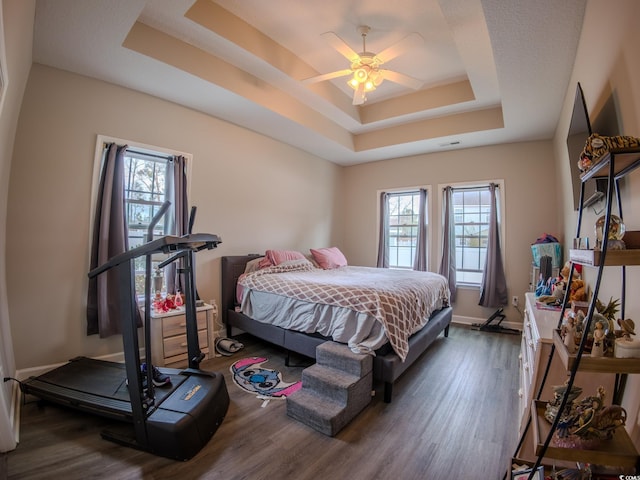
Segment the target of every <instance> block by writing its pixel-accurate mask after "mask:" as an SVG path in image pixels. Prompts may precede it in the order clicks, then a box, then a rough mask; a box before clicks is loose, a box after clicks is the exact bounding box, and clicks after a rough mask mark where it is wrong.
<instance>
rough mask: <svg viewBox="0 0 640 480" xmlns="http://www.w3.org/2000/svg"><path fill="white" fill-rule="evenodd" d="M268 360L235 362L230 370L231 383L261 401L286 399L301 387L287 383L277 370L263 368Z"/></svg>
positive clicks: (251, 359)
mask: <svg viewBox="0 0 640 480" xmlns="http://www.w3.org/2000/svg"><path fill="white" fill-rule="evenodd" d="M268 361H269V360H268V359H267V358H264V357H250V358H243V359H241V360H238V361H237V362H235V363H234V364H233V365H231V367H230V368H229V370H231V374H232V378H233V382H234V383H235V384H236V385H237V386H238V387H240V388H241V389H242V390H244V391H246V392H249V393H253V394H255V395H257V396H258V398H261V399H269V398H286V397H287V396H288V395H291V394H292V393H293V392H295V391H297V390H299V389H300V388H301V387H302V382H301V381H298V382H293V383H287V382H284V381H283V380H282V374H281V373H280V372H279V371H277V370H271V369H269V368H263V366H262V365H263V364H265V363H267V362H268Z"/></svg>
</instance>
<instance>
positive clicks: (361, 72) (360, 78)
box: [353, 68, 369, 83]
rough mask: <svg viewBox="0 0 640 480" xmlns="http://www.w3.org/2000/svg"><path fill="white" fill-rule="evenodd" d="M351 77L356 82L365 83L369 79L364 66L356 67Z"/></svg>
mask: <svg viewBox="0 0 640 480" xmlns="http://www.w3.org/2000/svg"><path fill="white" fill-rule="evenodd" d="M353 79H354V80H355V81H356V82H358V83H365V82H366V81H367V80H368V79H369V72H368V71H367V69H366V68H358V69H357V70H356V71H355V72H353Z"/></svg>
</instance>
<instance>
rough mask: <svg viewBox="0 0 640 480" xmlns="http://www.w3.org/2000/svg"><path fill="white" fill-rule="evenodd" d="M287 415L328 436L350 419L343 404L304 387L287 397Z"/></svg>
mask: <svg viewBox="0 0 640 480" xmlns="http://www.w3.org/2000/svg"><path fill="white" fill-rule="evenodd" d="M287 415H288V416H290V417H291V418H293V419H295V420H298V421H299V422H302V423H304V424H305V425H308V426H310V427H311V428H313V429H315V430H317V431H319V432H320V433H324V434H325V435H329V436H330V437H332V436H334V435H335V434H336V433H338V432H339V431H340V430H342V428H343V427H344V426H345V425H346V424H347V423H348V422H349V421H350V420H351V419H350V418H347V412H346V409H345V407H344V405H341V404H339V403H337V402H334V401H331V400H330V399H327V398H326V397H323V396H321V395H318V393H317V392H310V391H306V390H304V388H303V389H302V390H298V391H297V392H296V393H295V394H293V395H291V396H289V397H287Z"/></svg>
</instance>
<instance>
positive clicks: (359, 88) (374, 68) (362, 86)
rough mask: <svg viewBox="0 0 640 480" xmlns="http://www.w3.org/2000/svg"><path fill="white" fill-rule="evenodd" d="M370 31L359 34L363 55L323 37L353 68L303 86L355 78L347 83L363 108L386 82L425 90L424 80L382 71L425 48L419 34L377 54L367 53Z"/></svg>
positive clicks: (332, 37) (364, 28)
mask: <svg viewBox="0 0 640 480" xmlns="http://www.w3.org/2000/svg"><path fill="white" fill-rule="evenodd" d="M370 31H371V27H369V26H367V25H361V26H359V27H358V32H359V33H360V35H361V36H362V52H360V53H356V52H355V51H354V50H353V49H352V48H351V47H350V46H349V45H347V44H346V43H345V42H344V40H342V39H341V38H340V37H338V35H336V34H335V33H333V32H327V33H323V34H322V36H323V37H325V38H326V39H327V40H328V41H329V43H330V44H331V46H332V47H333V48H335V49H336V50H337V51H338V52H339V53H341V54H342V55H343V56H344V57H345V58H346V59H347V60H349V62H351V67H350V68H346V69H344V70H338V71H335V72H330V73H325V74H323V75H318V76H315V77H311V78H307V79H304V80H303V83H316V82H323V81H325V80H331V79H334V78H339V77H345V76H347V75H351V79H349V81H348V82H347V83H348V84H349V86H350V87H351V88H353V90H354V93H353V104H354V105H362V104H363V103H364V102H365V101H366V100H367V96H366V95H367V93H368V92H372V91H373V90H375V89H376V87H378V86H379V85H380V84H381V83H382V81H383V80H389V81H391V82H394V83H398V84H400V85H404V86H406V87H409V88H413V89H415V90H418V89H419V88H420V87H422V84H423V82H422V81H420V80H417V79H415V78H413V77H410V76H408V75H404V74H402V73H399V72H394V71H393V70H387V69H384V68H380V67H381V66H382V64H384V63H386V62H388V61H389V60H391V59H393V58H396V57H397V56H399V55H401V54H403V53H404V52H406V51H407V50H409V49H411V48H414V47H416V46H418V45H421V44H422V43H424V39H423V38H422V37H421V36H420V35H419V34H418V33H411V34H409V35H407V36H406V37H404V38H403V39H402V40H400V41H399V42H397V43H395V44H394V45H392V46H390V47H389V48H386V49H385V50H383V51H382V52H380V53H377V54H376V53H372V52H368V51H367V45H366V38H367V34H368V33H369V32H370Z"/></svg>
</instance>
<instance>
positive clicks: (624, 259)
mask: <svg viewBox="0 0 640 480" xmlns="http://www.w3.org/2000/svg"><path fill="white" fill-rule="evenodd" d="M569 259H570V260H571V261H572V262H573V263H579V264H581V265H590V266H593V267H599V266H601V261H602V260H601V259H602V252H601V251H600V250H574V249H571V250H569ZM604 264H605V265H608V266H622V265H640V249H639V248H633V249H627V250H607V254H606V256H605V263H604Z"/></svg>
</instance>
